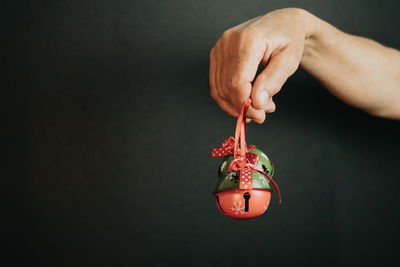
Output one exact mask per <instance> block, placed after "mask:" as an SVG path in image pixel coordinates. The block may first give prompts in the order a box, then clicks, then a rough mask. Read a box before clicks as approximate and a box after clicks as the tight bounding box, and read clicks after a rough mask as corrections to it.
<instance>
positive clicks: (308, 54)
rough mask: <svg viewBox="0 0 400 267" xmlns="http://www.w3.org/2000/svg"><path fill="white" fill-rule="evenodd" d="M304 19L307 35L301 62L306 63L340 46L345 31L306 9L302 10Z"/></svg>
mask: <svg viewBox="0 0 400 267" xmlns="http://www.w3.org/2000/svg"><path fill="white" fill-rule="evenodd" d="M302 21H303V23H304V29H305V30H304V31H305V37H304V50H303V56H302V60H301V64H304V61H306V60H309V59H312V58H314V59H315V58H317V57H320V56H321V55H322V54H325V53H326V52H329V51H331V50H333V49H335V48H337V47H338V46H339V44H338V43H339V42H340V41H341V40H342V37H343V35H344V33H343V32H341V31H339V30H338V29H336V28H335V27H333V26H332V25H330V24H329V23H327V22H325V21H323V20H321V19H320V18H318V17H316V16H314V15H313V14H311V13H309V12H308V11H306V10H302Z"/></svg>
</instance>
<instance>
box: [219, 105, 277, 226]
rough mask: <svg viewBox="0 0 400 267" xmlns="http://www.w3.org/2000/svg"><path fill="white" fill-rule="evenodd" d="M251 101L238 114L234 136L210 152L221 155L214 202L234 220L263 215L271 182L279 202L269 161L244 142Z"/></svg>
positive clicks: (262, 153)
mask: <svg viewBox="0 0 400 267" xmlns="http://www.w3.org/2000/svg"><path fill="white" fill-rule="evenodd" d="M250 104H251V99H248V100H247V101H246V103H245V104H244V105H243V107H242V110H241V112H240V114H239V116H238V120H237V124H236V132H235V138H233V137H228V138H227V139H226V140H225V141H224V142H223V143H222V146H221V147H217V148H214V149H213V150H212V152H211V157H212V158H221V157H223V161H222V163H221V164H220V166H219V169H218V176H219V180H218V183H217V187H216V190H215V192H214V196H215V201H216V204H217V207H218V209H219V210H220V212H221V213H222V214H224V215H225V216H227V217H230V218H233V219H250V218H255V217H258V216H260V215H261V214H263V213H264V212H265V211H266V210H267V208H268V205H269V202H270V200H271V192H272V190H271V187H270V183H271V184H272V185H273V186H274V187H275V189H276V191H277V192H278V195H279V202H281V195H280V191H279V188H278V185H277V184H276V183H275V182H274V180H272V176H273V174H274V165H273V164H272V161H271V160H269V158H268V157H267V155H266V154H265V153H264V152H262V151H261V150H260V149H258V148H256V146H254V145H250V146H248V147H247V145H246V137H245V133H246V112H247V109H248V107H249V105H250ZM239 139H240V147H239Z"/></svg>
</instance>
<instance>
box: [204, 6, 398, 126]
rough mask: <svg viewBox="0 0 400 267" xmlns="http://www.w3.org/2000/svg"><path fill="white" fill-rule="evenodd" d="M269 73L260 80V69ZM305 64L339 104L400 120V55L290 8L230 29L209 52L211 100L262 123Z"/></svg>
mask: <svg viewBox="0 0 400 267" xmlns="http://www.w3.org/2000/svg"><path fill="white" fill-rule="evenodd" d="M260 64H261V65H262V66H263V67H264V69H263V71H262V72H261V73H260V74H259V75H258V76H257V77H256V72H257V69H258V66H259V65H260ZM299 66H301V67H302V68H303V69H304V70H306V71H307V72H309V73H310V74H311V75H313V76H314V77H315V78H316V79H318V80H319V81H320V82H321V83H322V84H323V85H324V86H325V87H326V88H327V89H328V90H329V91H330V92H331V93H332V94H333V95H335V96H336V97H338V98H339V99H340V100H342V101H344V102H346V103H348V104H349V105H352V106H354V107H357V108H360V109H362V110H364V111H366V112H367V113H369V114H372V115H374V116H379V117H384V118H390V119H397V120H400V52H399V51H398V50H395V49H392V48H389V47H385V46H383V45H381V44H379V43H377V42H375V41H372V40H369V39H367V38H363V37H358V36H354V35H350V34H347V33H344V32H342V31H340V30H338V29H336V28H335V27H333V26H332V25H330V24H328V23H327V22H325V21H323V20H321V19H319V18H317V17H315V16H314V15H312V14H310V13H309V12H307V11H305V10H302V9H298V8H285V9H280V10H276V11H273V12H270V13H268V14H266V15H263V16H259V17H256V18H253V19H251V20H249V21H246V22H244V23H242V24H240V25H237V26H235V27H233V28H231V29H229V30H227V31H225V32H224V33H223V34H222V36H221V38H220V39H219V40H218V41H217V43H216V44H215V46H214V47H213V48H212V50H211V52H210V88H211V91H210V93H211V97H212V98H213V99H214V100H215V101H216V102H217V103H218V105H219V106H220V107H221V108H222V109H223V110H224V111H225V112H226V113H227V114H228V115H230V116H233V117H237V116H238V114H239V111H240V109H241V107H242V105H243V104H244V102H245V101H246V100H247V99H248V98H251V99H252V100H253V103H252V104H251V106H250V107H249V110H248V112H247V114H246V115H247V117H248V118H250V119H252V120H254V121H255V122H257V123H263V122H264V120H265V116H266V115H265V113H272V112H274V111H275V107H276V106H275V103H274V101H273V96H274V95H275V94H277V93H278V92H279V91H280V90H281V88H282V86H283V84H284V83H285V81H286V80H287V79H288V78H289V77H290V76H291V75H292V74H293V73H294V72H295V71H296V70H297V68H298V67H299ZM250 119H248V121H250Z"/></svg>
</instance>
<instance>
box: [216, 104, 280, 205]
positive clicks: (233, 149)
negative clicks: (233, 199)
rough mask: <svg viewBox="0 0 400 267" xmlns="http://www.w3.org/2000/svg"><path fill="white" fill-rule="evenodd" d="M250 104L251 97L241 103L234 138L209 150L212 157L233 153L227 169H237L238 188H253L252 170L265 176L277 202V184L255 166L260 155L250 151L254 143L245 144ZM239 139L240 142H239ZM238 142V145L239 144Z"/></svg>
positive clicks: (229, 138)
mask: <svg viewBox="0 0 400 267" xmlns="http://www.w3.org/2000/svg"><path fill="white" fill-rule="evenodd" d="M250 104H251V99H248V100H247V101H246V103H245V104H244V105H243V107H242V110H241V111H240V114H239V116H238V120H237V123H236V132H235V138H233V137H232V136H230V137H228V138H227V139H226V140H225V141H224V142H223V143H222V146H221V147H216V148H213V149H212V151H211V157H212V158H221V157H225V156H228V155H233V159H232V160H231V163H230V164H229V167H228V171H239V172H240V176H239V177H240V178H239V189H252V188H253V170H254V171H257V172H259V173H261V174H262V175H264V176H265V177H267V179H268V181H269V182H271V183H272V185H273V186H274V187H275V189H276V191H277V192H278V195H279V203H281V193H280V191H279V187H278V185H277V184H276V183H275V181H274V180H272V178H271V177H269V175H268V174H266V173H265V172H263V171H262V170H260V169H258V168H257V163H258V161H259V159H260V156H258V155H256V154H253V153H251V152H250V151H251V150H252V149H253V148H255V147H256V146H255V145H250V146H248V147H247V145H246V112H247V109H248V108H249V106H250ZM239 139H240V142H239ZM239 144H240V146H239Z"/></svg>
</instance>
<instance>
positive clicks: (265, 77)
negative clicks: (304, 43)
mask: <svg viewBox="0 0 400 267" xmlns="http://www.w3.org/2000/svg"><path fill="white" fill-rule="evenodd" d="M297 54H298V53H296V52H294V51H291V49H288V48H285V49H284V50H282V51H281V52H280V53H278V54H276V55H274V56H271V58H270V60H269V62H268V65H267V66H266V67H265V69H264V70H263V71H262V72H261V73H260V74H259V75H258V76H257V78H256V80H255V81H254V84H253V88H252V92H251V99H252V100H253V106H254V107H255V108H257V109H261V110H264V111H266V112H273V111H274V110H275V104H274V103H273V102H272V96H274V95H275V94H276V93H278V92H279V91H280V90H281V88H282V86H283V84H284V83H285V82H286V80H287V79H288V78H289V77H290V76H291V75H292V74H293V73H294V72H295V71H296V70H297V68H298V66H299V63H300V59H301V56H298V55H297Z"/></svg>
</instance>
